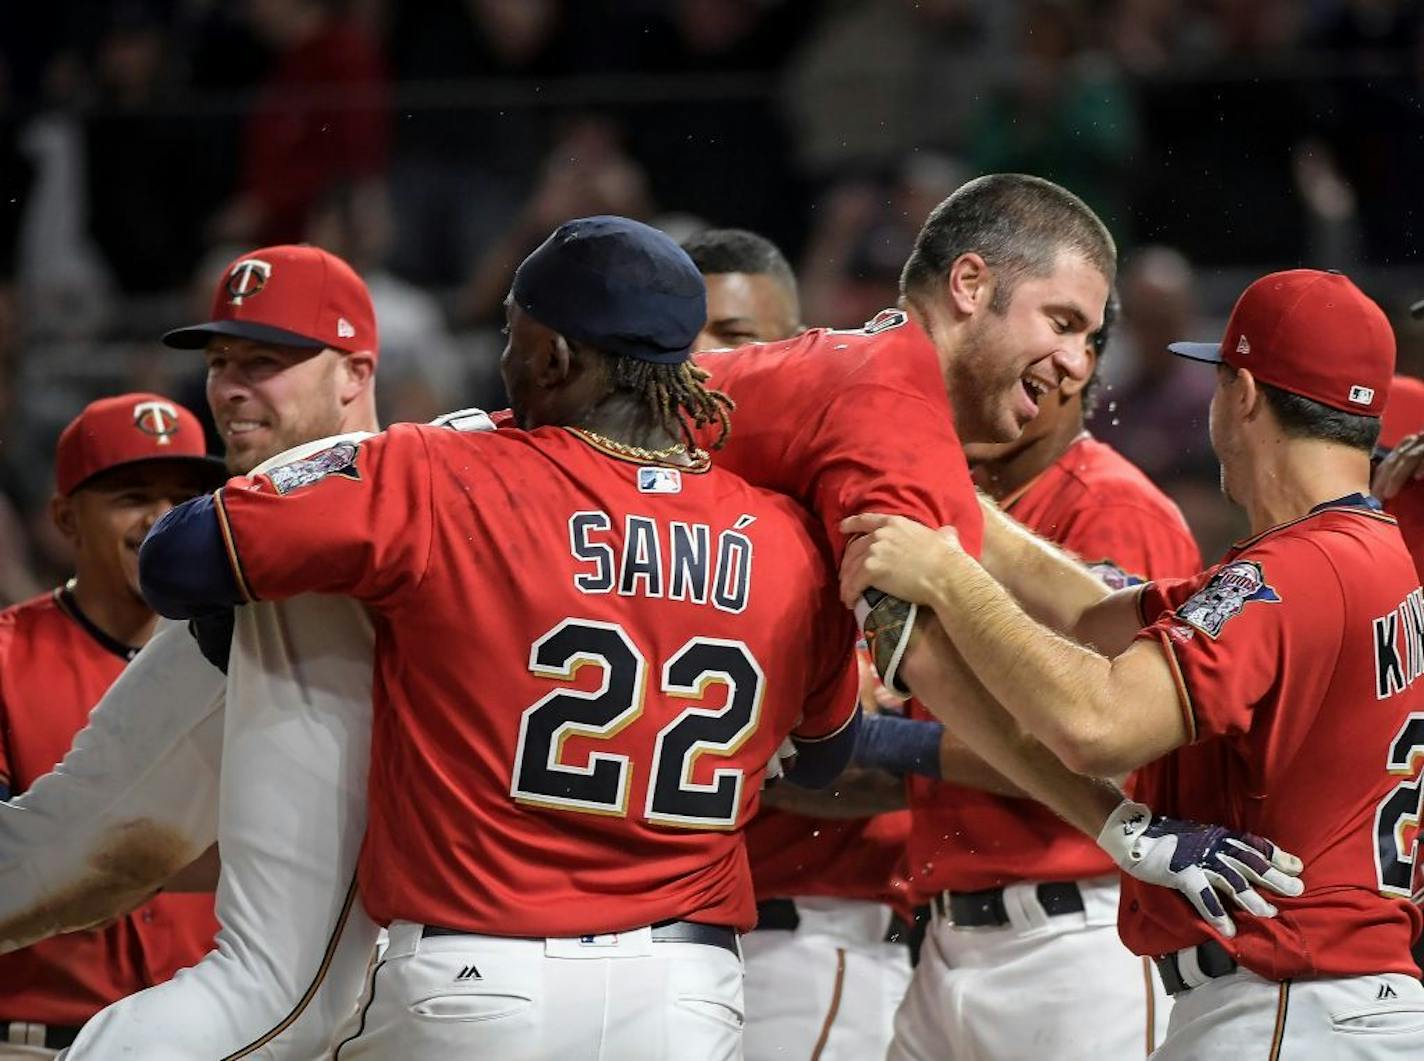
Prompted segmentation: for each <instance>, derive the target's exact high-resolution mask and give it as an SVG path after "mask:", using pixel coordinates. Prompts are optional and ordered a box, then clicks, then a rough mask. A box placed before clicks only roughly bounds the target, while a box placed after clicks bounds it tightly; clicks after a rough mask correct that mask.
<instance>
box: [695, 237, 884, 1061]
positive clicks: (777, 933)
mask: <svg viewBox="0 0 1424 1061" xmlns="http://www.w3.org/2000/svg"><path fill="white" fill-rule="evenodd" d="M683 248H684V249H685V250H686V251H687V253H688V255H689V256H690V257H691V258H692V261H693V263H694V264H695V265H696V266H697V268H698V270H699V271H700V272H701V273H702V275H703V279H704V280H705V281H706V283H707V323H706V324H705V325H704V326H703V328H702V331H701V333H700V334H699V335H698V337H697V341H696V344H695V345H694V349H695V350H699V349H710V348H714V347H722V346H738V345H742V344H744V343H748V342H773V341H777V340H782V339H787V338H790V337H791V336H793V335H796V334H798V333H799V332H801V331H802V330H803V329H802V327H801V325H800V323H799V322H800V319H801V314H800V304H799V301H798V298H797V291H796V277H795V274H794V273H793V272H792V271H791V267H790V266H789V265H788V264H787V262H786V259H785V258H784V257H783V256H782V254H781V252H780V251H779V250H778V249H777V248H776V246H775V245H774V244H772V243H771V242H769V241H768V240H766V239H764V238H763V237H761V236H758V235H756V234H755V233H752V232H746V231H741V230H737V229H730V230H728V229H713V230H709V231H706V232H702V233H699V234H698V235H696V236H694V237H692V239H690V240H688V241H686V242H685V243H684V244H683ZM739 426H740V424H739ZM786 792H787V787H786V786H779V787H777V788H773V789H771V790H769V791H768V793H767V794H766V796H765V797H764V798H763V800H762V808H761V810H760V811H759V812H758V813H757V815H756V817H755V818H753V819H752V821H751V822H750V823H749V824H748V826H747V830H746V838H747V853H748V856H749V858H750V861H751V868H752V881H753V884H754V885H755V887H756V896H757V926H756V931H754V932H752V933H750V934H749V935H747V936H746V937H745V938H744V939H743V940H742V950H743V954H744V955H745V958H746V1006H747V1024H746V1030H745V1034H744V1037H743V1039H744V1041H743V1050H744V1052H745V1055H746V1056H747V1058H749V1059H750V1061H763V1059H766V1061H776V1059H780V1058H787V1057H804V1056H810V1057H813V1058H819V1059H822V1061H833V1059H834V1058H847V1059H855V1058H866V1057H883V1056H884V1055H885V1050H886V1047H887V1046H888V1045H889V1042H890V1033H891V1028H892V1025H893V1022H894V1016H895V1008H896V1007H897V1006H898V1005H899V1004H900V1000H901V999H902V998H903V997H904V995H905V988H906V986H907V985H908V984H909V982H910V956H909V939H910V929H909V926H908V925H907V924H906V920H905V918H904V917H903V916H902V915H901V914H899V913H897V912H896V910H895V909H894V905H892V904H899V905H900V906H904V905H905V885H904V880H903V873H902V870H901V863H902V862H903V860H904V854H905V838H906V836H907V835H908V833H909V825H910V822H909V814H908V813H907V812H905V811H903V810H901V811H898V812H893V813H888V814H881V815H877V816H875V817H864V818H853V819H845V818H828V817H819V816H808V815H805V814H797V813H792V812H791V811H790V810H787V809H777V804H778V802H779V798H778V797H783V798H784V797H785V794H786Z"/></svg>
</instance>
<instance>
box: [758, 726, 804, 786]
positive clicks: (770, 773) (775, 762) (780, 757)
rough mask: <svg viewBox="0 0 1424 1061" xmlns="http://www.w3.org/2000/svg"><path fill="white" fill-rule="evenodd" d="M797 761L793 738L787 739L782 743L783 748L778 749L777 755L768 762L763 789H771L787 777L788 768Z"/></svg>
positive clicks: (762, 784) (763, 779)
mask: <svg viewBox="0 0 1424 1061" xmlns="http://www.w3.org/2000/svg"><path fill="white" fill-rule="evenodd" d="M795 759H796V745H794V744H792V743H791V738H790V737H787V738H786V739H785V740H783V741H782V742H781V747H779V748H777V749H776V754H775V755H773V756H772V757H771V758H770V759H768V760H767V761H766V776H765V777H763V778H762V782H761V787H762V788H770V787H771V786H772V785H774V784H776V782H777V781H779V780H781V778H783V777H785V776H786V766H787V764H788V763H791V762H794V761H795Z"/></svg>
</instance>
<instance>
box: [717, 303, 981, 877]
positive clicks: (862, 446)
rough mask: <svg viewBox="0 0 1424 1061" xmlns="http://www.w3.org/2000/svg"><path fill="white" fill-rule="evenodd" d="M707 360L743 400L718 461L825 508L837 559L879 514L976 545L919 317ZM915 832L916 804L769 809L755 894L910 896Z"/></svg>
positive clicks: (897, 314) (977, 521) (973, 504)
mask: <svg viewBox="0 0 1424 1061" xmlns="http://www.w3.org/2000/svg"><path fill="white" fill-rule="evenodd" d="M698 363H699V364H700V365H701V366H702V367H703V368H706V369H708V370H709V371H710V372H711V373H712V379H711V381H710V382H711V385H712V386H714V387H717V388H718V389H720V390H723V391H725V392H726V393H727V394H729V395H731V397H732V398H733V399H734V400H735V401H736V403H737V411H736V415H735V417H734V418H733V430H732V434H731V438H730V440H729V442H728V444H727V446H726V447H725V448H724V449H722V450H720V451H718V452H717V454H716V455H715V457H714V459H715V461H716V463H717V464H718V465H720V466H721V467H724V468H728V469H730V470H732V471H734V472H736V473H737V474H738V475H741V476H743V477H745V478H746V479H747V480H748V481H750V482H752V483H755V484H756V485H758V486H763V487H766V488H767V489H770V490H775V491H777V492H778V493H784V494H788V495H790V496H791V497H794V498H796V499H797V500H798V501H800V502H801V503H802V504H804V505H805V506H806V507H807V508H809V509H810V510H811V511H813V512H814V513H815V514H816V515H817V516H818V517H819V519H820V521H821V524H822V526H823V528H824V529H825V533H826V536H827V538H828V540H829V541H830V542H831V544H832V551H833V552H834V554H835V557H836V559H837V561H839V559H840V555H841V553H842V551H843V550H844V547H845V535H843V534H842V533H841V532H840V527H839V524H840V521H841V520H842V519H844V518H845V517H846V516H850V515H854V514H855V513H857V512H869V511H875V512H891V513H895V514H897V515H903V516H908V517H910V518H912V519H916V520H919V521H920V522H922V523H925V524H928V525H930V526H934V527H941V526H953V527H955V528H956V529H957V530H958V532H959V536H960V540H961V541H962V542H963V543H964V546H965V548H966V549H968V550H970V551H971V552H972V553H973V554H975V555H978V552H979V548H980V545H981V543H982V541H983V535H984V522H983V516H982V515H981V514H980V512H979V505H978V501H977V499H976V497H975V494H974V485H973V483H972V482H971V481H970V479H969V469H968V465H967V463H966V462H965V459H964V451H963V449H962V447H961V446H960V443H959V437H958V435H956V434H955V430H954V418H953V413H952V412H951V410H950V406H949V400H948V397H947V395H946V392H945V382H944V376H943V373H942V372H941V370H940V365H939V358H938V356H937V354H936V353H935V349H934V346H933V345H932V344H931V342H930V340H929V337H928V336H927V335H926V334H925V332H924V330H923V329H922V328H921V327H920V326H919V325H918V324H916V323H915V321H914V320H913V319H912V318H910V317H909V316H908V315H907V314H905V313H903V312H901V311H900V310H886V311H885V312H884V313H882V314H880V315H879V316H878V317H876V318H875V320H873V321H871V322H870V323H869V324H867V325H866V326H865V327H864V328H863V329H860V330H856V331H836V330H831V329H825V328H818V329H815V330H813V331H808V332H805V333H803V334H802V335H799V336H797V337H796V338H794V339H788V340H785V341H784V342H779V343H758V344H753V345H751V346H744V347H739V348H738V349H735V350H728V351H718V352H713V353H707V354H701V355H699V357H698ZM846 649H847V652H849V651H850V646H849V645H847V646H846ZM907 830H908V815H906V814H904V813H898V814H891V815H882V816H878V817H876V818H873V819H866V820H864V821H845V820H839V821H830V820H823V819H818V818H809V817H803V816H801V815H795V814H789V813H787V812H784V811H777V810H772V809H770V808H767V809H766V810H763V811H762V812H761V814H760V815H759V816H758V818H757V820H756V821H754V822H753V823H752V825H751V826H750V827H749V829H748V831H747V843H748V847H749V849H750V852H751V857H752V872H753V875H754V876H755V878H756V887H757V895H758V896H759V897H761V898H774V897H785V896H794V895H828V896H837V897H840V898H851V899H873V900H880V901H886V902H899V903H901V904H903V902H904V896H905V889H904V881H903V879H902V876H901V873H900V871H901V869H902V864H903V845H904V840H905V836H906V834H907Z"/></svg>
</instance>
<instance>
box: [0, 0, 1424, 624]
mask: <svg viewBox="0 0 1424 1061" xmlns="http://www.w3.org/2000/svg"><path fill="white" fill-rule="evenodd" d="M1421 16H1424V4H1421V3H1420V2H1418V0H420V2H419V3H411V2H406V3H397V2H395V0H348V2H340V0H241V2H239V0H67V2H63V3H61V4H58V5H28V4H6V5H3V6H0V601H3V602H8V601H13V600H17V599H21V598H22V597H24V596H25V595H27V594H29V593H30V592H33V591H34V590H36V589H37V588H39V587H41V586H44V585H47V584H51V583H52V582H53V581H54V580H55V578H56V577H57V576H58V575H59V574H60V573H61V572H63V571H64V569H65V566H66V563H67V558H66V557H65V556H64V551H63V546H62V544H61V543H60V542H59V541H57V540H56V539H55V536H54V534H53V532H52V531H50V530H49V529H48V528H49V527H50V521H49V520H48V518H47V517H46V515H45V507H46V504H47V502H48V498H49V495H50V492H51V490H52V472H51V469H50V466H49V460H50V455H51V453H52V450H53V443H54V438H55V435H56V434H57V432H58V428H59V426H60V425H62V424H63V423H64V422H65V421H66V420H67V419H68V418H69V417H70V416H72V415H73V414H74V413H75V412H76V411H77V410H78V408H79V407H80V406H82V405H83V403H84V402H85V401H87V400H88V399H90V398H92V397H94V396H96V395H98V394H101V393H112V392H115V391H119V390H152V391H159V392H162V393H167V394H171V395H173V396H174V397H176V398H179V399H180V400H183V401H184V402H185V403H186V404H187V405H188V406H189V407H191V408H194V409H204V408H205V407H206V406H205V402H204V401H203V400H202V397H201V387H202V367H201V364H200V359H197V358H195V357H185V356H183V355H181V354H177V355H175V353H174V352H172V351H166V350H164V349H163V348H161V347H160V346H158V344H157V342H156V339H157V336H158V335H159V334H160V333H161V332H162V331H163V330H165V329H166V328H168V327H171V326H173V325H176V324H181V323H187V322H188V321H189V320H190V319H205V314H206V312H207V306H206V305H204V304H203V303H204V301H205V299H206V297H207V292H209V291H210V290H211V289H212V286H213V283H214V281H215V279H216V273H217V270H218V269H220V268H221V266H222V264H223V263H225V262H226V261H228V260H229V259H230V258H232V257H233V256H234V255H235V254H236V253H239V252H241V251H243V250H246V249H249V248H251V247H255V246H259V245H262V244H267V243H274V242H288V241H309V242H313V243H316V244H318V245H320V246H324V247H326V248H328V249H330V250H333V251H335V252H337V253H338V254H340V255H342V256H343V257H345V258H347V259H348V260H349V261H351V262H352V263H353V264H354V265H355V266H356V267H357V268H358V270H359V271H360V272H361V273H362V275H363V276H364V277H365V279H366V280H367V282H368V284H369V285H370V288H371V292H372V295H373V297H374V300H375V305H376V311H377V317H378V320H379V322H380V329H381V339H382V341H381V349H382V371H381V376H382V383H381V386H382V388H383V389H382V391H381V393H380V400H381V413H382V416H383V418H384V419H385V420H386V421H388V422H390V421H397V420H424V419H428V418H430V417H431V416H433V415H435V414H437V413H439V412H442V411H445V410H446V409H449V408H455V407H459V406H462V405H485V406H491V407H498V406H500V405H502V404H503V403H502V397H501V391H500V387H499V383H498V376H497V372H496V365H497V359H498V354H499V349H500V346H501V339H500V337H499V335H498V330H497V325H498V323H499V318H500V304H501V301H502V299H503V297H504V295H505V291H506V288H507V285H508V282H509V276H510V273H511V270H512V268H513V266H514V265H515V264H516V263H518V261H519V260H520V259H521V258H522V257H523V256H524V255H525V254H526V253H527V252H528V251H529V250H530V249H532V248H533V247H534V246H535V245H536V244H537V243H538V242H539V241H540V240H542V239H543V237H544V236H545V235H547V234H548V233H549V232H550V231H551V230H552V229H553V228H554V227H555V226H556V225H557V224H558V223H559V222H561V221H564V220H566V219H568V218H570V217H576V216H582V215H588V214H594V213H618V214H624V215H627V216H630V217H635V218H639V219H643V220H647V221H650V222H651V223H654V224H657V225H659V226H660V227H663V228H664V229H666V230H667V231H669V232H670V233H672V234H673V235H674V236H676V237H678V238H683V237H685V236H687V235H690V234H691V233H693V232H694V231H696V230H697V229H698V228H700V227H703V226H707V225H716V226H730V225H735V226H740V227H746V228H751V229H753V230H756V231H758V232H761V233H763V234H764V235H766V236H768V237H770V238H772V239H773V240H775V241H776V242H777V243H778V244H780V245H781V246H782V247H783V248H784V250H785V251H786V252H787V254H788V256H789V257H790V258H791V260H792V261H793V262H794V263H796V264H797V266H798V273H799V277H800V280H801V284H802V294H803V307H804V309H803V316H804V319H805V320H806V322H807V323H808V324H810V325H813V326H814V325H833V326H852V325H856V324H858V323H860V322H861V321H862V320H865V319H867V318H869V317H870V316H872V315H873V314H874V313H875V312H876V311H877V310H879V309H880V308H882V307H883V306H885V305H888V304H890V303H892V302H893V301H894V298H895V294H896V283H897V279H898V272H899V268H900V265H901V263H903V261H904V259H905V257H906V254H907V252H908V249H909V243H910V240H911V239H912V238H913V235H914V233H915V232H916V230H917V229H918V228H919V226H920V224H921V222H922V221H923V219H924V217H925V215H926V214H927V213H928V211H929V209H930V208H931V207H932V206H933V205H934V204H935V203H937V202H938V201H939V200H940V199H941V198H943V197H944V196H945V195H946V194H948V193H949V192H950V191H951V190H953V189H954V188H955V187H956V186H957V185H958V184H959V183H961V182H962V181H963V180H964V179H966V178H967V177H970V176H973V175H975V174H977V173H981V172H988V171H994V170H1012V171H1023V172H1031V173H1036V174H1040V175H1042V176H1045V177H1048V178H1051V179H1053V180H1055V181H1058V182H1060V183H1062V184H1064V185H1066V186H1067V187H1069V188H1071V189H1072V190H1073V191H1075V192H1077V193H1078V194H1079V195H1081V196H1082V197H1083V198H1084V199H1086V200H1087V201H1088V202H1089V204H1090V205H1092V206H1093V207H1094V208H1095V209H1096V210H1097V211H1098V212H1099V213H1100V215H1101V216H1102V217H1103V218H1104V220H1105V221H1107V223H1108V224H1109V226H1110V227H1111V228H1112V229H1113V231H1114V233H1115V235H1116V237H1117V239H1118V241H1119V245H1120V249H1121V251H1122V269H1121V272H1120V276H1119V288H1120V293H1121V298H1122V304H1123V319H1122V324H1121V326H1120V328H1119V331H1118V334H1117V335H1116V336H1115V337H1114V339H1113V342H1112V343H1111V344H1110V346H1109V350H1108V354H1107V357H1106V359H1105V363H1104V369H1103V371H1104V373H1105V376H1106V394H1105V399H1104V401H1103V402H1101V403H1100V406H1099V411H1098V413H1097V415H1096V419H1095V420H1094V422H1093V425H1092V426H1093V430H1094V431H1095V432H1096V433H1098V434H1100V435H1102V436H1104V437H1106V438H1107V439H1109V440H1110V441H1112V442H1113V443H1114V444H1116V445H1117V446H1119V448H1121V449H1122V450H1123V451H1124V452H1125V453H1126V454H1127V455H1128V456H1129V457H1130V458H1132V459H1133V460H1135V461H1137V462H1138V463H1139V464H1141V465H1142V467H1143V468H1144V469H1145V470H1146V471H1147V472H1148V473H1149V474H1150V475H1152V476H1153V478H1154V479H1156V480H1157V481H1158V482H1160V483H1162V484H1164V486H1166V487H1167V488H1168V490H1169V492H1170V493H1171V494H1172V495H1173V496H1174V497H1176V498H1177V500H1178V501H1179V502H1180V503H1181V504H1182V506H1183V508H1184V510H1185V511H1186V514H1187V517H1188V519H1189V521H1190V522H1191V523H1192V526H1193V527H1194V528H1195V530H1196V532H1197V533H1198V535H1199V537H1200V538H1201V540H1202V546H1203V551H1204V553H1205V554H1206V555H1207V556H1214V555H1216V554H1218V553H1219V551H1220V549H1221V547H1222V545H1223V543H1224V542H1226V541H1229V540H1230V539H1231V537H1232V536H1233V535H1234V533H1235V531H1236V530H1237V525H1236V523H1235V519H1236V517H1235V515H1234V514H1233V513H1232V512H1231V510H1230V509H1229V508H1228V507H1226V506H1225V505H1224V503H1223V502H1222V501H1221V500H1220V497H1219V493H1218V491H1217V488H1216V483H1215V475H1216V470H1215V469H1216V465H1215V461H1214V459H1213V458H1212V455H1211V451H1210V448H1209V446H1208V444H1207V441H1206V434H1205V409H1206V399H1207V392H1205V391H1203V390H1202V387H1203V386H1204V385H1205V386H1207V387H1208V388H1209V384H1210V379H1209V377H1203V376H1200V374H1192V373H1188V372H1182V373H1180V374H1179V371H1178V368H1177V366H1175V365H1173V364H1170V363H1169V362H1171V361H1174V360H1175V359H1172V358H1169V357H1164V352H1163V347H1164V345H1165V343H1166V342H1167V341H1169V340H1174V339H1180V338H1201V337H1211V336H1213V335H1214V334H1215V333H1216V330H1217V329H1218V328H1219V326H1220V322H1221V318H1222V317H1223V316H1224V314H1225V311H1226V310H1227V309H1228V308H1229V300H1230V298H1231V297H1232V296H1233V295H1234V293H1235V292H1236V291H1238V290H1239V289H1240V287H1241V277H1242V276H1243V275H1245V274H1247V273H1249V274H1251V275H1255V274H1258V273H1260V272H1263V271H1266V269H1268V268H1273V267H1286V266H1293V265H1297V264H1300V265H1312V266H1316V267H1334V268H1341V269H1344V270H1346V271H1348V272H1350V273H1351V275H1353V276H1356V277H1357V278H1359V279H1360V280H1361V282H1362V283H1364V284H1365V286H1366V287H1367V288H1368V289H1369V290H1370V293H1371V294H1372V295H1374V296H1375V297H1376V298H1377V299H1378V300H1379V301H1380V302H1381V304H1382V305H1384V306H1385V307H1386V309H1387V310H1388V311H1390V313H1391V315H1392V316H1394V317H1395V318H1396V320H1397V323H1398V328H1399V331H1400V341H1401V368H1402V370H1404V371H1416V372H1417V371H1418V370H1419V369H1420V368H1421V367H1424V360H1421V358H1420V345H1421V343H1420V336H1419V335H1418V334H1416V332H1414V331H1413V330H1411V328H1410V326H1409V325H1408V323H1407V315H1406V314H1405V313H1404V312H1403V309H1404V307H1405V306H1407V305H1408V303H1409V302H1410V301H1412V300H1413V299H1415V298H1418V297H1420V296H1421V295H1424V271H1421V270H1419V269H1418V267H1417V266H1416V265H1415V264H1414V262H1413V254H1412V250H1413V248H1414V246H1415V245H1416V244H1417V243H1418V241H1419V237H1420V236H1421V235H1424V226H1422V225H1421V222H1420V204H1419V199H1420V197H1419V194H1418V186H1417V183H1416V178H1417V175H1418V174H1420V173H1424V106H1422V105H1421V103H1424V93H1421V86H1424V18H1421Z"/></svg>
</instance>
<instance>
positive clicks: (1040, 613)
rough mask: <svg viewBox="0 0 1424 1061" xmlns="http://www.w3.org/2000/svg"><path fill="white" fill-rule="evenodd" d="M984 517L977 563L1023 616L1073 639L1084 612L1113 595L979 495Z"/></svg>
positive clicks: (1062, 553)
mask: <svg viewBox="0 0 1424 1061" xmlns="http://www.w3.org/2000/svg"><path fill="white" fill-rule="evenodd" d="M979 507H980V509H981V510H982V511H983V513H984V549H983V553H982V555H981V556H980V563H982V564H983V565H984V569H985V570H986V571H988V572H989V574H991V575H993V576H994V578H995V579H997V580H998V581H999V582H1000V583H1002V584H1003V585H1004V587H1005V588H1007V589H1008V591H1009V592H1010V593H1011V594H1013V596H1014V598H1015V599H1016V600H1018V602H1019V603H1020V604H1021V605H1023V609H1024V611H1026V612H1028V614H1029V615H1031V616H1033V618H1035V619H1037V620H1038V621H1039V622H1041V623H1043V624H1044V625H1045V626H1047V627H1049V628H1050V629H1052V630H1057V631H1058V632H1060V633H1065V634H1071V633H1073V631H1074V630H1075V629H1076V628H1077V625H1078V622H1079V620H1080V619H1081V617H1082V615H1083V613H1084V612H1086V611H1087V610H1088V609H1089V608H1091V607H1092V606H1093V605H1094V604H1096V603H1098V602H1099V601H1101V600H1102V599H1103V598H1104V597H1106V596H1107V595H1108V594H1109V593H1110V592H1111V591H1110V590H1109V588H1108V587H1107V585H1106V584H1105V583H1104V582H1103V581H1102V580H1101V579H1099V578H1098V577H1097V576H1096V575H1094V574H1093V573H1092V572H1091V571H1089V570H1088V569H1087V568H1086V567H1084V566H1083V564H1081V563H1080V562H1079V561H1078V560H1077V559H1076V558H1075V557H1073V556H1072V555H1071V554H1069V553H1067V552H1065V551H1064V550H1062V549H1060V548H1059V547H1058V546H1056V545H1054V544H1053V543H1052V542H1049V541H1046V540H1045V539H1043V538H1040V537H1039V536H1038V535H1036V534H1034V533H1033V532H1032V531H1031V530H1029V529H1028V528H1027V527H1025V526H1023V525H1022V524H1021V523H1019V522H1018V521H1017V520H1015V519H1013V518H1012V517H1011V516H1009V515H1007V514H1005V513H1004V512H1003V511H1002V510H1001V509H1000V508H999V506H998V505H996V504H994V502H993V501H991V500H989V498H987V497H985V496H984V495H983V494H980V495H979Z"/></svg>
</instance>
